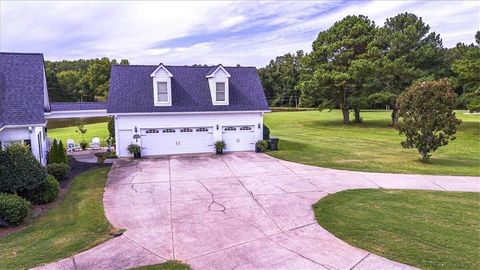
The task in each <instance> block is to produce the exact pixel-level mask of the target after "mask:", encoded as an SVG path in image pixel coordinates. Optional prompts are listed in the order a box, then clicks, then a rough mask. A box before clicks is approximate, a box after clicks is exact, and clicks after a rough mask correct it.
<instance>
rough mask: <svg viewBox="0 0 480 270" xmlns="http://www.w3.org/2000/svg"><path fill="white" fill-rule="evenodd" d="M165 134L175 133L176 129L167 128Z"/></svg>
mask: <svg viewBox="0 0 480 270" xmlns="http://www.w3.org/2000/svg"><path fill="white" fill-rule="evenodd" d="M162 132H163V133H175V129H173V128H166V129H164V130H163V131H162Z"/></svg>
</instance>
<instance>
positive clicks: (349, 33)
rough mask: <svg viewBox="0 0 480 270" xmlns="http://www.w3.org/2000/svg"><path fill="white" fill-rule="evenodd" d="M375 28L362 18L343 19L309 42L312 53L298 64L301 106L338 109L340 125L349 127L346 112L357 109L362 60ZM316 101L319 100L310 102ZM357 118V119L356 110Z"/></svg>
mask: <svg viewBox="0 0 480 270" xmlns="http://www.w3.org/2000/svg"><path fill="white" fill-rule="evenodd" d="M375 32H376V27H375V24H374V22H373V21H371V20H369V19H368V18H367V17H366V16H362V15H360V16H347V17H345V18H343V19H342V20H341V21H338V22H336V23H335V24H334V25H333V26H332V27H330V28H329V29H327V30H326V31H323V32H320V33H319V35H318V37H317V39H316V40H315V41H314V42H313V46H312V52H311V53H310V54H308V56H306V57H305V58H304V60H303V61H302V71H303V72H304V74H302V77H301V82H300V83H299V85H298V89H300V90H301V91H302V102H303V101H305V102H306V103H318V104H319V105H320V107H321V108H329V109H334V108H337V107H340V109H341V110H342V115H343V123H344V124H349V123H350V117H349V114H350V110H351V109H352V108H354V107H355V108H357V109H358V108H359V106H358V105H359V104H360V103H359V102H360V97H362V94H363V93H362V91H363V90H364V83H366V82H365V81H362V80H360V76H359V75H360V74H362V73H363V72H364V71H366V70H369V68H367V69H364V68H366V66H365V64H366V63H365V61H363V62H357V64H354V63H355V61H360V60H362V59H365V58H366V57H367V56H368V55H367V54H366V52H367V47H368V45H369V44H370V42H371V41H372V40H373V38H374V35H375ZM362 65H363V67H361V66H362ZM312 98H314V99H319V100H312ZM357 112H358V117H359V110H358V111H357Z"/></svg>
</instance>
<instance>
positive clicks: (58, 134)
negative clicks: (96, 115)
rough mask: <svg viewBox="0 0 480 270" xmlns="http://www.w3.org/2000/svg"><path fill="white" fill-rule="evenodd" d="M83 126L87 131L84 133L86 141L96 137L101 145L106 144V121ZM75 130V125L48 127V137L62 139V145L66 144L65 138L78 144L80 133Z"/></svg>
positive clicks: (80, 138) (80, 137) (88, 141)
mask: <svg viewBox="0 0 480 270" xmlns="http://www.w3.org/2000/svg"><path fill="white" fill-rule="evenodd" d="M85 128H86V129H87V133H85V141H86V142H87V143H90V142H91V141H92V138H94V137H98V138H100V141H101V144H102V146H105V145H106V140H107V139H108V128H107V122H101V123H95V124H86V125H85ZM76 130H77V127H76V126H72V127H63V128H54V129H49V130H48V137H50V138H52V139H57V140H62V142H63V145H66V143H67V139H73V140H74V141H75V143H77V144H79V143H80V142H81V141H82V135H81V134H79V133H77V132H75V131H76Z"/></svg>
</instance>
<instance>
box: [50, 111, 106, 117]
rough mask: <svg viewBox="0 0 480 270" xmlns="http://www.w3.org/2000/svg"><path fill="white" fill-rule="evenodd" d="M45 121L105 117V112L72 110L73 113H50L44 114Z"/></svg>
mask: <svg viewBox="0 0 480 270" xmlns="http://www.w3.org/2000/svg"><path fill="white" fill-rule="evenodd" d="M44 116H45V118H46V119H61V118H82V117H102V116H107V110H106V109H102V110H74V111H51V112H45V113H44Z"/></svg>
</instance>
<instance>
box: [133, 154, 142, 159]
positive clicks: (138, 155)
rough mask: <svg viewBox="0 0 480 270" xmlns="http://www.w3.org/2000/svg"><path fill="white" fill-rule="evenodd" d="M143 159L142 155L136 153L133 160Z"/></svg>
mask: <svg viewBox="0 0 480 270" xmlns="http://www.w3.org/2000/svg"><path fill="white" fill-rule="evenodd" d="M141 157H142V154H141V153H135V154H133V158H134V159H139V158H141Z"/></svg>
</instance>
